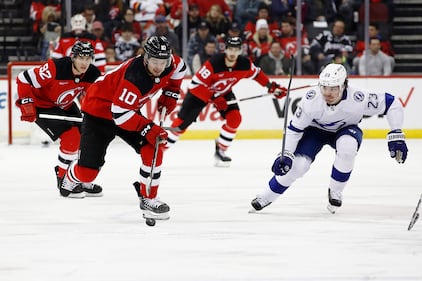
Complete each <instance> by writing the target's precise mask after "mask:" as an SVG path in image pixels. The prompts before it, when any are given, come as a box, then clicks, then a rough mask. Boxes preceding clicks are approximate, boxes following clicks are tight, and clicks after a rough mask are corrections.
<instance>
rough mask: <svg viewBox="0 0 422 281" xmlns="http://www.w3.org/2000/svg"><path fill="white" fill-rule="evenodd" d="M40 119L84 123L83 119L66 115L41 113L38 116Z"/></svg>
mask: <svg viewBox="0 0 422 281" xmlns="http://www.w3.org/2000/svg"><path fill="white" fill-rule="evenodd" d="M38 117H39V118H43V119H53V120H63V121H69V122H79V123H81V122H82V118H81V117H72V116H64V115H55V114H44V113H41V114H39V115H38Z"/></svg>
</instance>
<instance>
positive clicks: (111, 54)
mask: <svg viewBox="0 0 422 281" xmlns="http://www.w3.org/2000/svg"><path fill="white" fill-rule="evenodd" d="M105 55H106V60H107V63H117V62H118V60H117V58H116V50H115V46H114V45H108V46H107V47H106V49H105Z"/></svg>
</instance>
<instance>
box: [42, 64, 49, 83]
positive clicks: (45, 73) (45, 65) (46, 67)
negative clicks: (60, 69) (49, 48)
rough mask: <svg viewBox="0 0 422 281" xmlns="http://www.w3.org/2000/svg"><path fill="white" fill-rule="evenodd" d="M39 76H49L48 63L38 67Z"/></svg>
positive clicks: (43, 77)
mask: <svg viewBox="0 0 422 281" xmlns="http://www.w3.org/2000/svg"><path fill="white" fill-rule="evenodd" d="M40 77H41V79H42V80H44V79H50V78H51V72H50V70H48V63H46V64H44V65H43V66H41V67H40Z"/></svg>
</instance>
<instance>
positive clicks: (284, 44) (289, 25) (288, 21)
mask: <svg viewBox="0 0 422 281" xmlns="http://www.w3.org/2000/svg"><path fill="white" fill-rule="evenodd" d="M278 40H279V41H280V44H281V48H282V50H283V53H284V56H285V57H286V60H284V62H285V64H284V65H283V69H284V70H285V72H286V69H289V67H290V66H289V64H290V57H291V56H292V55H293V56H295V57H296V56H297V39H296V19H295V18H293V17H285V18H283V19H282V20H281V36H280V38H278ZM301 44H302V73H303V74H306V75H311V74H314V73H315V68H314V64H313V63H312V59H311V55H310V53H309V40H308V35H307V33H306V31H305V30H302V40H301ZM286 63H287V64H286ZM296 69H297V68H296ZM286 73H287V72H286Z"/></svg>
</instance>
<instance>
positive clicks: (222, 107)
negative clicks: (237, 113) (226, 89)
mask: <svg viewBox="0 0 422 281" xmlns="http://www.w3.org/2000/svg"><path fill="white" fill-rule="evenodd" d="M212 102H213V103H214V106H215V108H216V109H217V110H218V111H226V110H227V107H228V105H227V101H226V99H225V98H224V96H219V97H217V98H215V99H213V100H212Z"/></svg>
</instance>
